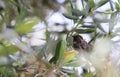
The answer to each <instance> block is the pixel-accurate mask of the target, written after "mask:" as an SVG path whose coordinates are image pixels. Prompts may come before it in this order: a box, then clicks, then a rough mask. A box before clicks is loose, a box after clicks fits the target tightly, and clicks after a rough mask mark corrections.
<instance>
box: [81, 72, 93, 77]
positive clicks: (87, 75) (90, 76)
mask: <svg viewBox="0 0 120 77" xmlns="http://www.w3.org/2000/svg"><path fill="white" fill-rule="evenodd" d="M82 77H94V75H93V74H92V73H84V74H83V75H82Z"/></svg>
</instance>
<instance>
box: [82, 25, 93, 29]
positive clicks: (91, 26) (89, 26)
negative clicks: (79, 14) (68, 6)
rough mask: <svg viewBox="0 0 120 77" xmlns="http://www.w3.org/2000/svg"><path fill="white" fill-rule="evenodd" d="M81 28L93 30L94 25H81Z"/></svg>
mask: <svg viewBox="0 0 120 77" xmlns="http://www.w3.org/2000/svg"><path fill="white" fill-rule="evenodd" d="M81 27H82V28H95V26H94V25H83V26H81Z"/></svg>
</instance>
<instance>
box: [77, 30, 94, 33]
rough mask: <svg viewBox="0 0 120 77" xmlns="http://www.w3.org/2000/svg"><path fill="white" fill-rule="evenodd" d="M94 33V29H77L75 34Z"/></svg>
mask: <svg viewBox="0 0 120 77" xmlns="http://www.w3.org/2000/svg"><path fill="white" fill-rule="evenodd" d="M94 31H95V30H94V29H75V32H77V33H92V32H94Z"/></svg>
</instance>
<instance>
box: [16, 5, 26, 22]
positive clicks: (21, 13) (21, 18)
mask: <svg viewBox="0 0 120 77" xmlns="http://www.w3.org/2000/svg"><path fill="white" fill-rule="evenodd" d="M26 14H27V9H26V7H23V8H21V9H20V15H19V16H18V17H17V21H16V23H17V24H20V23H22V21H23V20H24V18H25V15H26Z"/></svg>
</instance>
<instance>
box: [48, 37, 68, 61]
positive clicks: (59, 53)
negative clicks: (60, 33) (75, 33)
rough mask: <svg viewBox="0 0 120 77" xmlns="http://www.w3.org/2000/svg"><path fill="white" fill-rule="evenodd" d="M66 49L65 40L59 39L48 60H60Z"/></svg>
mask: <svg viewBox="0 0 120 77" xmlns="http://www.w3.org/2000/svg"><path fill="white" fill-rule="evenodd" d="M65 51H66V42H65V40H62V39H61V40H59V42H58V43H57V46H56V50H55V55H54V56H53V58H52V59H51V60H50V62H54V63H56V62H60V61H61V60H62V59H63V54H64V52H65Z"/></svg>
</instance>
